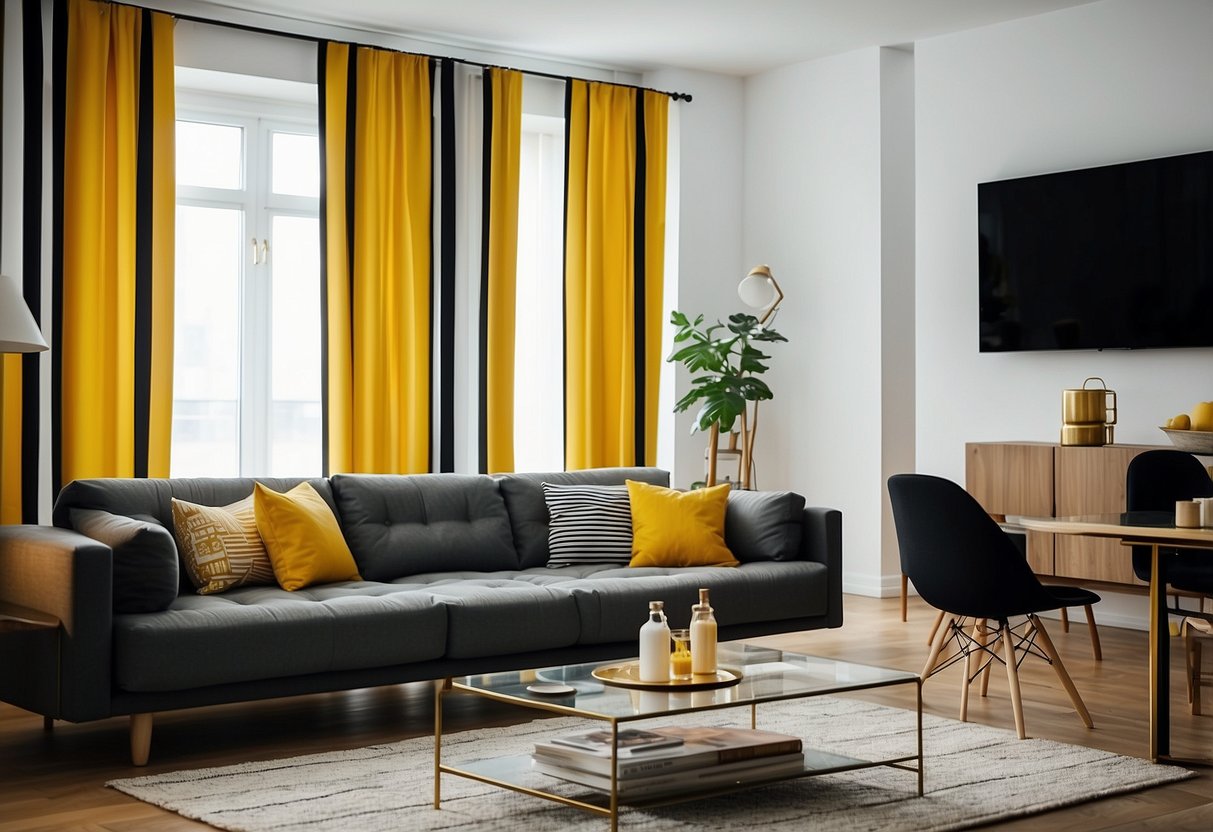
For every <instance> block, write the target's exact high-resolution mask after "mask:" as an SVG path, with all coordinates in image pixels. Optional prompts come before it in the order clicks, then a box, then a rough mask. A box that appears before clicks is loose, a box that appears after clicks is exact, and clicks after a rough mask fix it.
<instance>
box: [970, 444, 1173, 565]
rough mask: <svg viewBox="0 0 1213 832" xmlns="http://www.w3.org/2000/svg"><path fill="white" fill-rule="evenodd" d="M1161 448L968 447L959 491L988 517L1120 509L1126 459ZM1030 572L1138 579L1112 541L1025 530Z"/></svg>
mask: <svg viewBox="0 0 1213 832" xmlns="http://www.w3.org/2000/svg"><path fill="white" fill-rule="evenodd" d="M1159 447H1166V446H1160V445H1103V446H1099V447H1088V446H1080V445H1057V444H1051V443H1048V442H968V443H966V444H965V488H966V490H967V491H968V492H969V493H970V494H972V495H973V496H974V497H976V498H977V501H978V502H979V503H981V505H982V507H983V508H984V509H985V510H986V511H988V512H989V513H990V514H993V515H995V516H999V515H1004V516H1005V515H1011V516H1015V515H1027V516H1035V517H1067V516H1071V515H1075V514H1106V513H1110V512H1119V511H1124V510H1125V472H1126V471H1127V470H1128V467H1129V461H1130V460H1131V459H1133V457H1135V456H1137V455H1138V454H1139V453H1141V452H1142V451H1148V450H1152V449H1154V448H1159ZM1027 552H1028V562H1029V563H1030V564H1031V565H1032V570H1033V571H1034V572H1036V574H1038V575H1041V576H1046V577H1058V578H1072V579H1076V580H1081V581H1091V582H1100V583H1110V584H1132V585H1138V586H1141V585H1142V582H1141V581H1139V580H1138V579H1137V578H1136V577H1135V576H1134V575H1133V566H1132V563H1131V561H1130V558H1129V557H1128V553H1126V552H1125V551H1124V549H1123V547H1122V546H1121V545H1120V543H1119V542H1118V541H1115V540H1109V539H1107V538H1097V537H1079V536H1075V535H1052V534H1046V533H1043V532H1028V545H1027Z"/></svg>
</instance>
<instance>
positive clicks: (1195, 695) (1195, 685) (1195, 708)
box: [1189, 638, 1201, 716]
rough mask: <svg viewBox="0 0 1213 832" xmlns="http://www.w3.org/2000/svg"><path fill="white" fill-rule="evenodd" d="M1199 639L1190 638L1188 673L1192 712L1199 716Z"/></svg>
mask: <svg viewBox="0 0 1213 832" xmlns="http://www.w3.org/2000/svg"><path fill="white" fill-rule="evenodd" d="M1200 651H1201V644H1200V639H1198V638H1194V639H1192V671H1191V673H1190V674H1189V675H1190V678H1191V685H1192V713H1193V715H1195V716H1200Z"/></svg>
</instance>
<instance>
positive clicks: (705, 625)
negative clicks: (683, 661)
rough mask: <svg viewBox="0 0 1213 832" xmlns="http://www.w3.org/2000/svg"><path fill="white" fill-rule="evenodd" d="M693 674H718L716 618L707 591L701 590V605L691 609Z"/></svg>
mask: <svg viewBox="0 0 1213 832" xmlns="http://www.w3.org/2000/svg"><path fill="white" fill-rule="evenodd" d="M691 672H692V673H694V674H697V675H698V674H700V673H715V672H716V617H715V616H714V615H712V605H711V604H709V603H708V591H707V590H706V589H700V590H699V603H698V604H695V605H694V606H693V607H691Z"/></svg>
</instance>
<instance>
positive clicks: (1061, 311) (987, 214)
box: [977, 151, 1213, 352]
mask: <svg viewBox="0 0 1213 832" xmlns="http://www.w3.org/2000/svg"><path fill="white" fill-rule="evenodd" d="M977 211H978V223H977V224H978V232H979V240H978V246H979V260H980V265H979V273H980V317H979V321H980V345H981V346H980V348H981V351H982V352H1013V351H1019V350H1087V349H1096V350H1100V349H1143V348H1148V347H1208V346H1213V151H1205V152H1201V153H1189V154H1186V155H1183V156H1169V157H1167V158H1163V159H1150V160H1147V161H1144V162H1130V163H1127V164H1120V165H1107V166H1104V167H1098V168H1088V169H1085V170H1072V171H1066V172H1064V173H1050V174H1044V175H1040V176H1026V177H1023V178H1021V179H1003V180H1000V181H997V182H983V183H980V184H979V185H978V186H977Z"/></svg>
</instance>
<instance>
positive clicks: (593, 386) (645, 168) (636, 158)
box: [565, 80, 669, 470]
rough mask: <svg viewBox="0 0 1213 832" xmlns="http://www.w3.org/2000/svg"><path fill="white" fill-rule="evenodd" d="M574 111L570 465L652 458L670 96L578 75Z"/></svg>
mask: <svg viewBox="0 0 1213 832" xmlns="http://www.w3.org/2000/svg"><path fill="white" fill-rule="evenodd" d="M565 110H566V125H565V130H566V136H565V144H566V154H565V164H566V166H567V167H566V178H565V465H566V467H567V468H568V469H570V470H575V469H579V468H596V467H601V466H613V465H624V466H628V465H651V464H654V462H655V460H656V452H657V430H656V427H657V416H658V401H657V399H658V395H657V392H658V379H659V373H660V370H661V343H660V339H661V325H662V320H661V318H662V286H663V280H664V262H665V261H664V250H665V189H666V144H667V125H668V114H669V98H668V97H667V96H666V95H665V94H663V93H658V92H653V91H647V90H637V89H634V88H631V87H621V86H615V85H611V84H600V83H591V82H585V81H577V80H570V81H569V82H568V87H567V91H566V97H565Z"/></svg>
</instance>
